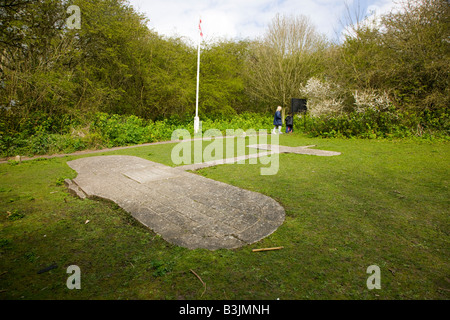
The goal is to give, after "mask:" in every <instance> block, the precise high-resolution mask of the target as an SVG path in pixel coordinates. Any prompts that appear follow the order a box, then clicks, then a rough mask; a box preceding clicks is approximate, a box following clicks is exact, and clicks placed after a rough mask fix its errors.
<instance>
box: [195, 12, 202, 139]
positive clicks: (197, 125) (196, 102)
mask: <svg viewBox="0 0 450 320" xmlns="http://www.w3.org/2000/svg"><path fill="white" fill-rule="evenodd" d="M201 22H202V20H201V18H200V22H199V25H198V27H199V29H200V37H199V38H198V53H197V93H196V97H195V118H194V133H197V132H198V131H199V127H200V118H199V117H198V89H199V84H200V43H201V40H202V39H201V36H202V32H201V28H200V23H201Z"/></svg>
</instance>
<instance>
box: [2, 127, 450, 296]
mask: <svg viewBox="0 0 450 320" xmlns="http://www.w3.org/2000/svg"><path fill="white" fill-rule="evenodd" d="M280 144H281V145H287V146H300V145H311V144H316V145H317V148H318V149H322V150H332V151H340V152H342V155H340V156H337V157H316V156H308V155H297V154H282V155H280V169H279V171H278V174H277V175H274V176H261V175H260V168H261V166H262V165H260V164H257V165H249V164H245V165H240V164H234V165H219V166H216V167H211V168H207V169H202V170H200V171H198V174H201V175H204V176H206V177H208V178H212V179H215V180H220V181H223V182H226V183H229V184H232V185H235V186H238V187H242V188H245V189H249V190H252V191H256V192H260V193H263V194H266V195H268V196H270V197H272V198H274V199H276V200H277V201H279V202H280V203H281V204H282V205H283V207H284V208H285V209H286V221H285V222H284V224H283V225H282V226H280V228H279V229H278V230H277V231H276V232H275V233H273V234H272V235H270V236H269V237H267V238H265V239H263V240H261V241H260V242H258V243H256V244H253V245H249V246H246V247H242V248H239V249H235V250H217V251H207V250H188V249H185V248H182V247H178V246H175V245H172V244H169V243H167V242H166V241H164V240H163V239H162V238H160V237H159V236H158V235H156V234H155V233H153V232H152V231H150V230H148V229H147V228H145V227H144V226H142V225H140V224H139V223H138V222H137V221H135V220H134V219H133V218H132V217H131V216H130V215H129V214H128V213H126V212H125V211H123V210H122V209H120V208H118V207H117V206H116V205H114V204H112V203H108V202H104V201H94V200H84V201H83V200H80V199H78V198H75V197H73V196H71V195H69V194H68V193H67V189H66V187H65V186H64V185H63V184H62V181H63V180H64V178H74V177H75V176H76V173H75V172H74V171H73V170H71V169H70V168H69V167H68V166H67V164H66V162H67V161H70V160H73V159H76V158H79V157H80V156H77V157H74V156H70V157H65V158H53V159H48V160H33V161H27V162H22V163H21V164H16V163H13V162H11V163H9V164H1V165H0V203H1V205H0V226H1V231H0V299H277V298H280V299H449V298H450V294H449V292H450V279H449V278H450V266H449V248H450V245H449V233H450V221H449V208H450V203H449V199H450V197H449V196H450V195H449V190H448V183H449V178H450V174H449V169H450V165H449V163H450V161H449V160H450V148H449V145H448V143H446V142H418V141H410V140H404V141H386V140H357V139H351V140H344V139H311V138H307V137H305V136H303V135H297V134H294V135H289V136H288V135H282V136H281V137H280ZM173 146H174V145H170V144H166V145H155V146H148V147H140V148H134V149H127V150H120V151H114V152H109V153H104V154H126V155H134V156H139V157H142V158H145V159H149V160H152V161H156V162H160V163H163V164H166V165H173V164H172V163H171V158H170V153H171V150H172V148H173ZM98 155H99V154H95V155H94V156H98ZM86 156H91V155H86ZM86 220H89V222H88V223H86ZM274 246H283V247H284V249H282V250H278V251H268V252H259V253H254V252H252V251H251V249H254V248H262V247H274ZM52 264H56V265H57V266H58V267H57V268H56V269H53V270H50V271H48V272H44V273H41V274H38V273H37V272H38V271H39V270H42V269H43V268H45V267H48V266H50V265H52ZM72 264H74V265H78V266H79V267H80V269H81V290H69V289H67V287H66V280H67V278H68V277H69V274H67V273H66V269H67V267H68V266H70V265H72ZM370 265H378V266H379V267H380V269H381V289H380V290H368V289H367V287H366V280H367V278H368V277H369V274H367V273H366V269H367V267H369V266H370ZM191 269H192V270H194V271H195V272H196V273H197V274H198V275H199V276H200V277H201V278H202V279H203V281H204V282H205V283H206V285H207V290H206V292H205V294H204V295H203V296H202V293H203V290H204V288H203V285H202V284H201V282H200V281H199V280H198V279H197V277H196V276H195V275H194V274H193V273H192V272H191V271H190V270H191Z"/></svg>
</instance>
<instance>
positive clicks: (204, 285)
mask: <svg viewBox="0 0 450 320" xmlns="http://www.w3.org/2000/svg"><path fill="white" fill-rule="evenodd" d="M189 270H190V271H191V272H192V273H193V274H195V276H196V277H197V278H198V280H200V282H201V283H202V284H203V287H204V288H205V290H203V293H202V295H201V296H200V297H202V296H203V295H204V294H205V292H206V283H204V282H203V280H202V278H200V277H199V275H198V274H196V273H195V271H194V270H192V269H189Z"/></svg>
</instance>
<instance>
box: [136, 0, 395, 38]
mask: <svg viewBox="0 0 450 320" xmlns="http://www.w3.org/2000/svg"><path fill="white" fill-rule="evenodd" d="M344 1H345V0H278V1H274V0H189V1H184V0H150V1H149V0H147V1H145V0H129V2H130V4H131V5H133V6H134V7H135V8H136V9H137V11H139V12H142V13H144V14H145V15H146V16H147V17H148V18H149V19H150V23H149V27H150V28H152V29H154V30H155V31H157V32H158V33H159V34H162V35H166V36H183V37H187V38H189V39H191V40H192V41H197V39H198V20H199V17H200V16H201V18H202V30H203V33H204V37H205V40H211V39H216V38H218V37H226V38H256V37H258V36H262V35H263V33H264V31H265V28H266V26H267V25H268V24H269V23H270V21H271V20H272V18H273V17H274V16H275V15H276V14H277V13H281V14H294V15H298V14H303V15H306V16H309V17H310V18H311V21H312V22H313V23H314V24H315V25H316V27H317V28H318V30H319V31H320V32H322V33H324V34H326V35H327V36H328V37H329V38H334V37H335V30H336V29H339V28H340V25H339V19H340V18H341V15H342V13H343V12H344V9H345V2H344ZM354 1H358V0H354ZM367 1H369V2H370V5H369V6H367V8H368V9H369V8H370V9H376V10H377V11H384V10H387V9H386V8H389V7H390V5H391V3H392V1H393V0H367ZM352 2H353V0H351V1H349V0H347V3H352Z"/></svg>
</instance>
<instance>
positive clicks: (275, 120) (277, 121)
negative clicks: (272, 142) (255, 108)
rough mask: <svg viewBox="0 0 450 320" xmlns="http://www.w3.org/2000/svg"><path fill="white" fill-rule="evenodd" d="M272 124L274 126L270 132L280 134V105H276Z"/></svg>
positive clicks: (281, 123)
mask: <svg viewBox="0 0 450 320" xmlns="http://www.w3.org/2000/svg"><path fill="white" fill-rule="evenodd" d="M273 125H274V128H273V130H272V134H277V133H279V134H281V133H283V132H281V126H282V125H283V122H282V121H281V107H280V106H278V108H277V111H276V112H275V115H274V116H273Z"/></svg>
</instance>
